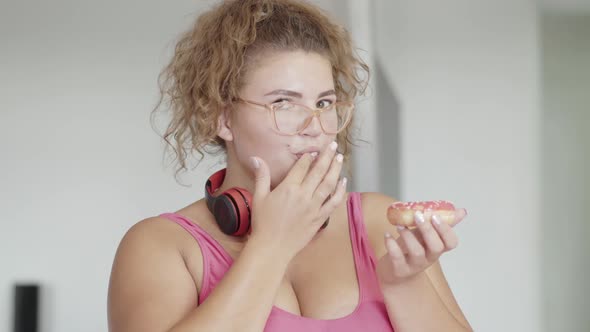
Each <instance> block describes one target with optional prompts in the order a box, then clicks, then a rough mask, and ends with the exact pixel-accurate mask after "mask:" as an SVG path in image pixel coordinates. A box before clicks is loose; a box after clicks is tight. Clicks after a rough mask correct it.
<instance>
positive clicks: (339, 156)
mask: <svg viewBox="0 0 590 332" xmlns="http://www.w3.org/2000/svg"><path fill="white" fill-rule="evenodd" d="M342 160H344V156H343V155H342V154H340V153H339V154H338V155H337V156H336V161H338V162H339V163H341V162H342Z"/></svg>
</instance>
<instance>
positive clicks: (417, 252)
mask: <svg viewBox="0 0 590 332" xmlns="http://www.w3.org/2000/svg"><path fill="white" fill-rule="evenodd" d="M466 215H467V210H465V209H456V208H455V206H454V205H453V203H451V202H448V201H428V202H395V203H393V204H391V205H390V206H389V207H388V209H387V219H388V220H389V222H390V223H391V224H392V225H395V226H397V229H398V232H399V235H400V236H399V237H398V238H397V239H394V238H393V236H392V235H391V234H389V233H387V234H385V246H386V248H387V253H386V254H385V255H384V256H383V257H381V258H380V259H379V262H378V264H377V274H378V276H379V280H380V282H381V284H382V285H383V286H387V285H394V284H398V283H400V282H403V281H404V280H408V279H410V278H412V277H413V276H415V275H417V274H418V273H420V272H422V271H424V270H425V269H427V268H428V267H429V266H430V265H432V264H433V263H434V262H436V261H437V260H438V258H439V257H440V256H441V255H442V254H443V253H445V252H447V251H450V250H452V249H454V248H455V247H457V244H458V238H457V235H456V234H455V232H454V231H453V229H452V226H454V225H456V224H458V223H459V222H460V221H461V220H463V219H464V218H465V216H466Z"/></svg>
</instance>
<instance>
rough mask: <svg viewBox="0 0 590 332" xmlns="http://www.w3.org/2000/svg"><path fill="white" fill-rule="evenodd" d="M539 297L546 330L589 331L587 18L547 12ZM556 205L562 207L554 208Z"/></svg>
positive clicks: (589, 32)
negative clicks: (542, 300)
mask: <svg viewBox="0 0 590 332" xmlns="http://www.w3.org/2000/svg"><path fill="white" fill-rule="evenodd" d="M541 32H542V34H541V35H542V39H541V41H542V50H543V62H542V64H543V71H542V73H543V127H542V128H543V151H544V154H543V168H542V174H543V182H542V185H543V190H542V192H543V224H544V229H545V232H544V234H543V241H542V243H543V247H542V252H543V256H544V257H545V260H544V265H543V270H542V271H543V273H542V275H543V286H544V288H543V289H544V291H543V299H544V308H543V309H544V315H543V317H544V325H545V326H546V329H547V331H563V332H577V331H586V330H588V328H590V316H589V315H588V307H589V305H590V286H589V285H588V276H589V275H590V242H588V239H589V238H590V226H589V223H588V221H589V220H588V215H587V213H586V209H587V207H588V206H589V205H590V176H588V170H589V169H590V131H588V126H590V94H589V93H588V92H589V87H590V14H588V13H587V14H586V15H583V14H577V15H573V14H563V13H562V12H559V13H556V12H553V11H552V12H548V13H545V14H544V15H543V17H542V21H541ZM555 207H559V208H558V209H556V208H555Z"/></svg>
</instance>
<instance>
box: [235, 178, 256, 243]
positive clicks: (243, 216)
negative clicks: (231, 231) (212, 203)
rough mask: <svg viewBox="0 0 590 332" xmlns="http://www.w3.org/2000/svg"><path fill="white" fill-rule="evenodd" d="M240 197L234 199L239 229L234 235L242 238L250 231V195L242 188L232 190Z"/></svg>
mask: <svg viewBox="0 0 590 332" xmlns="http://www.w3.org/2000/svg"><path fill="white" fill-rule="evenodd" d="M234 190H235V191H236V193H238V194H239V195H240V197H236V198H235V201H236V202H237V204H238V208H237V210H238V211H239V217H240V222H239V224H240V225H239V227H238V230H237V231H236V234H235V235H238V236H242V235H245V234H246V233H250V232H251V231H252V225H251V222H252V194H251V193H250V192H249V191H248V190H246V189H244V188H234Z"/></svg>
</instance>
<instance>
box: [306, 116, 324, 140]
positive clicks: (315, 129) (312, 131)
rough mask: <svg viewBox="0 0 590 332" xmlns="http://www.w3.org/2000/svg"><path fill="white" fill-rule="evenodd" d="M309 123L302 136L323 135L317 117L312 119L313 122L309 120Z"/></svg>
mask: <svg viewBox="0 0 590 332" xmlns="http://www.w3.org/2000/svg"><path fill="white" fill-rule="evenodd" d="M308 121H309V123H308V124H307V126H306V127H305V129H303V131H302V132H301V135H305V136H313V137H316V136H319V135H321V133H322V132H323V131H322V125H321V124H320V118H319V117H317V116H313V117H312V118H311V120H308Z"/></svg>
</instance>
